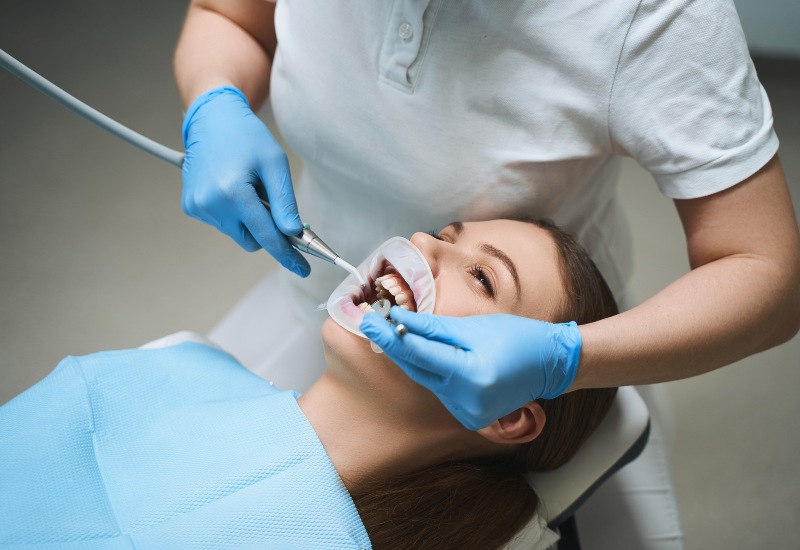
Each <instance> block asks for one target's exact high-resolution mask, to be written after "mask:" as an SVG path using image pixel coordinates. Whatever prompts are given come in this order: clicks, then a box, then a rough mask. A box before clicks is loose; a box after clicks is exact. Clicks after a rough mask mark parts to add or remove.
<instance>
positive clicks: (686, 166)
mask: <svg viewBox="0 0 800 550" xmlns="http://www.w3.org/2000/svg"><path fill="white" fill-rule="evenodd" d="M609 132H610V138H611V140H612V147H614V149H615V151H616V152H618V153H621V154H626V155H630V156H631V157H633V158H634V159H635V160H636V161H637V162H638V163H639V164H641V165H642V166H643V167H644V168H645V169H647V170H648V171H649V172H650V173H651V174H653V176H654V178H655V180H656V183H657V184H658V186H659V188H660V189H661V191H662V192H663V193H664V194H665V195H667V196H668V197H671V198H675V199H690V198H697V197H702V196H706V195H710V194H713V193H716V192H718V191H722V190H724V189H727V188H729V187H732V186H733V185H735V184H737V183H739V182H741V181H743V180H744V179H746V178H747V177H749V176H751V175H752V174H754V173H755V172H756V171H758V170H759V169H760V168H761V167H762V166H764V164H766V163H767V161H769V159H770V158H772V156H774V154H775V153H776V151H777V149H778V138H777V136H776V135H775V132H774V130H773V127H772V109H771V107H770V104H769V100H768V98H767V95H766V92H765V91H764V88H763V87H762V86H761V83H760V82H759V81H758V77H757V75H756V71H755V68H754V66H753V62H752V60H751V59H750V55H749V52H748V49H747V43H746V41H745V37H744V33H743V31H742V28H741V24H740V22H739V17H738V15H737V13H736V8H735V7H734V5H733V2H732V0H695V1H691V0H642V2H641V3H640V5H639V7H638V9H637V10H636V13H635V14H634V16H633V19H632V21H631V25H630V28H629V30H628V35H627V37H626V39H625V43H624V45H623V48H622V51H621V53H620V58H619V62H618V66H617V71H616V75H615V77H614V83H613V87H612V91H611V98H610V102H609Z"/></svg>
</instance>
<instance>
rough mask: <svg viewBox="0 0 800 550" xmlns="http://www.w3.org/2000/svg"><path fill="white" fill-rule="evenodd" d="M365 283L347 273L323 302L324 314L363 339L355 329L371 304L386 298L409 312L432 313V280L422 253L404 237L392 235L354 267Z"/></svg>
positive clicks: (434, 300) (434, 289) (434, 290)
mask: <svg viewBox="0 0 800 550" xmlns="http://www.w3.org/2000/svg"><path fill="white" fill-rule="evenodd" d="M356 269H358V272H359V273H360V274H361V276H362V278H363V280H366V281H367V285H366V286H361V284H360V281H358V279H357V278H356V276H355V275H350V276H349V277H347V278H346V279H345V280H344V281H342V283H341V284H340V285H339V286H338V287H336V289H335V290H334V291H333V293H332V294H331V296H330V298H328V301H327V303H326V308H327V310H328V314H329V315H330V316H331V318H332V319H333V320H334V321H336V322H337V323H338V324H339V325H340V326H341V327H343V328H345V329H347V330H348V331H350V332H352V333H353V334H356V335H358V336H361V337H362V338H366V336H364V334H363V333H362V332H361V330H360V329H359V325H360V324H361V320H362V319H363V317H364V314H365V313H367V312H369V311H372V307H371V305H372V304H374V303H376V302H377V301H378V300H387V301H388V302H389V303H390V304H391V305H396V306H399V307H402V308H404V309H408V310H409V311H417V312H420V313H433V309H434V305H435V303H436V282H435V281H434V278H433V273H432V272H431V268H430V266H429V265H428V262H427V261H426V260H425V256H424V255H423V254H422V252H421V251H420V250H419V249H418V248H417V247H416V246H414V244H413V243H412V242H411V241H409V240H408V239H404V238H403V237H392V238H391V239H389V240H388V241H386V242H385V243H383V244H382V245H381V246H379V247H378V248H377V249H375V250H374V251H373V252H372V254H370V255H369V256H368V257H367V258H366V259H365V260H364V261H363V262H361V264H360V265H359V266H358V267H357V268H356Z"/></svg>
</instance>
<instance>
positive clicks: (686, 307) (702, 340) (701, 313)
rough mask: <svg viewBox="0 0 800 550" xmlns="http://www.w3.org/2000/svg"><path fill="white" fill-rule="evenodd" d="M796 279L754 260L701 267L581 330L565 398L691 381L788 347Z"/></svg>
mask: <svg viewBox="0 0 800 550" xmlns="http://www.w3.org/2000/svg"><path fill="white" fill-rule="evenodd" d="M798 287H800V282H798V280H797V276H796V275H795V276H793V277H792V276H790V275H789V274H787V273H781V272H780V270H779V269H777V268H776V267H775V266H774V265H770V263H769V262H766V261H764V259H763V258H757V257H733V258H726V259H722V260H718V261H716V262H713V263H711V264H708V265H704V266H702V267H700V268H698V269H696V270H694V271H692V272H690V273H688V274H687V275H685V276H684V277H682V278H680V279H679V280H677V281H675V282H674V283H673V284H671V285H669V286H668V287H667V288H665V289H664V290H662V291H661V292H659V293H658V294H657V295H655V296H653V297H652V298H651V299H650V300H648V301H646V302H644V303H643V304H642V305H640V306H639V307H636V308H634V309H631V310H629V311H627V312H624V313H622V314H620V315H618V316H615V317H612V318H609V319H604V320H602V321H599V322H596V323H592V324H589V325H584V326H582V327H580V329H581V335H582V339H583V347H582V353H581V362H580V366H579V369H578V375H577V376H576V378H575V381H574V382H573V385H572V386H571V388H570V390H575V389H580V388H588V387H604V386H625V385H634V384H651V383H656V382H666V381H671V380H679V379H683V378H689V377H692V376H696V375H698V374H703V373H705V372H709V371H712V370H714V369H717V368H719V367H723V366H725V365H728V364H730V363H733V362H735V361H738V360H740V359H743V358H745V357H747V356H749V355H752V354H754V353H758V352H760V351H764V350H766V349H769V348H771V347H773V346H776V345H778V344H781V343H783V342H785V341H787V340H789V339H791V338H792V337H793V336H794V335H795V334H796V333H797V330H798V321H799V320H800V313H798V306H797V304H798V300H799V299H800V297H798Z"/></svg>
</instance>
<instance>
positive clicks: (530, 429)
mask: <svg viewBox="0 0 800 550" xmlns="http://www.w3.org/2000/svg"><path fill="white" fill-rule="evenodd" d="M546 420H547V417H546V415H545V413H544V409H543V408H542V406H541V405H540V404H539V403H537V402H536V401H530V402H528V403H526V404H525V405H523V406H522V407H520V408H519V409H517V410H515V411H514V412H511V413H509V414H507V415H505V416H504V417H503V418H500V419H499V420H495V421H494V422H492V423H491V424H489V425H488V426H486V427H485V428H482V429H480V430H478V433H479V434H481V435H482V436H483V437H485V438H486V439H488V440H489V441H492V442H493V443H500V444H511V445H514V444H519V443H527V442H529V441H533V440H534V439H536V438H537V437H539V434H540V433H542V429H543V428H544V423H545V421H546Z"/></svg>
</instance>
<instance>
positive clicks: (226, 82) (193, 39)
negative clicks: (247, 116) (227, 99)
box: [174, 0, 276, 111]
mask: <svg viewBox="0 0 800 550" xmlns="http://www.w3.org/2000/svg"><path fill="white" fill-rule="evenodd" d="M273 10H274V5H273V4H271V3H268V2H264V1H263V0H246V1H244V0H243V1H237V2H226V1H224V0H222V1H213V0H194V1H193V2H192V4H191V5H190V7H189V9H188V11H187V15H186V20H185V22H184V26H183V30H182V31H181V35H180V38H179V41H178V45H177V48H176V50H175V57H174V68H175V79H176V82H177V84H178V91H179V93H180V96H181V100H182V102H183V106H184V108H187V107H188V106H189V105H191V103H192V101H194V100H195V99H196V98H197V97H198V96H199V95H200V94H202V93H203V92H206V91H208V90H211V89H213V88H216V87H218V86H235V87H236V88H238V89H240V90H241V91H242V92H244V94H245V95H246V96H247V98H248V100H249V101H250V105H251V107H252V109H253V110H254V111H255V110H257V109H258V107H259V106H260V105H261V104H262V103H263V102H264V100H265V98H266V97H267V93H268V91H269V74H270V69H271V66H272V56H273V55H274V53H275V47H276V41H275V31H274V26H273V23H272V16H273ZM254 22H256V23H254Z"/></svg>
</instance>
